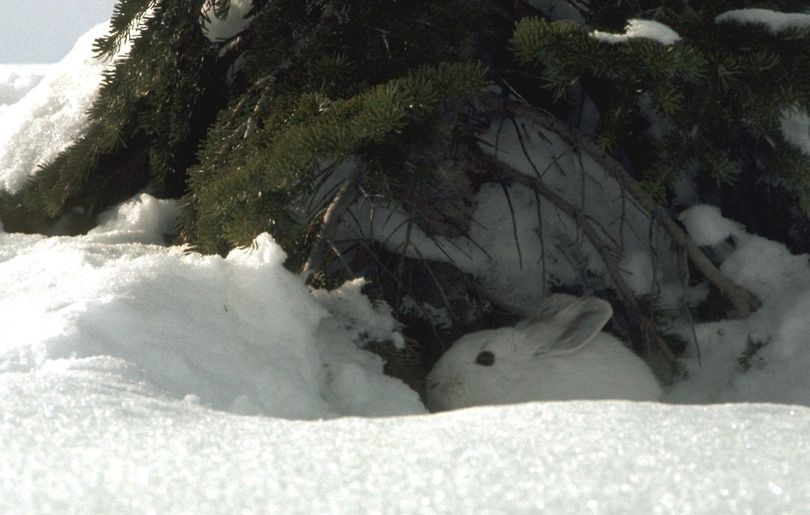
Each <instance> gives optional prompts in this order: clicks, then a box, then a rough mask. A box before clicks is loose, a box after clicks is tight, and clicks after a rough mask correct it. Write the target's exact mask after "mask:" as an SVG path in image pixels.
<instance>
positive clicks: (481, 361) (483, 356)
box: [475, 350, 495, 367]
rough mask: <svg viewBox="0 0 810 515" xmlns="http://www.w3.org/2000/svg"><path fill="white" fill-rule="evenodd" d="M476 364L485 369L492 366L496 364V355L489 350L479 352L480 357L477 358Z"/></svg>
mask: <svg viewBox="0 0 810 515" xmlns="http://www.w3.org/2000/svg"><path fill="white" fill-rule="evenodd" d="M475 362H476V363H477V364H478V365H483V366H485V367H489V366H492V364H493V363H495V354H493V353H491V352H489V351H488V350H485V351H482V352H479V353H478V356H476V357H475Z"/></svg>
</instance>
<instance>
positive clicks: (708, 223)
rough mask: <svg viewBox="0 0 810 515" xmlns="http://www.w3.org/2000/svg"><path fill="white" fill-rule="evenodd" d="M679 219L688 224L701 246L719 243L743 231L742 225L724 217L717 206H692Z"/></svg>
mask: <svg viewBox="0 0 810 515" xmlns="http://www.w3.org/2000/svg"><path fill="white" fill-rule="evenodd" d="M678 219H679V220H680V221H681V222H683V224H684V226H686V231H687V232H688V233H689V236H690V237H691V238H692V240H693V241H694V242H695V243H696V244H698V245H701V246H713V245H718V244H720V243H721V242H722V241H723V240H725V239H726V238H728V237H730V236H736V235H739V234H741V233H742V226H740V224H738V223H737V222H734V221H732V220H728V219H726V218H723V217H722V216H721V215H720V209H719V208H717V207H715V206H708V205H705V204H701V205H698V206H694V207H691V208H689V209H686V210H684V211H683V212H681V214H680V215H678Z"/></svg>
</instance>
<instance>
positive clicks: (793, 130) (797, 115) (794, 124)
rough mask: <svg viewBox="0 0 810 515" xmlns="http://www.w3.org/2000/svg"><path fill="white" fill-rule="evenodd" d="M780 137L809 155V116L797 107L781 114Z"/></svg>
mask: <svg viewBox="0 0 810 515" xmlns="http://www.w3.org/2000/svg"><path fill="white" fill-rule="evenodd" d="M781 129H782V136H784V138H785V139H786V140H787V141H788V142H790V143H792V144H794V145H796V146H797V147H799V148H800V149H801V150H802V152H804V153H805V154H808V155H810V116H808V114H807V111H805V110H804V109H801V108H799V107H794V108H792V109H788V110H785V111H784V112H783V113H782V123H781Z"/></svg>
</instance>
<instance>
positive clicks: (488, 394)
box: [426, 294, 662, 411]
mask: <svg viewBox="0 0 810 515" xmlns="http://www.w3.org/2000/svg"><path fill="white" fill-rule="evenodd" d="M612 315H613V309H612V308H611V307H610V304H609V303H607V302H605V301H604V300H601V299H598V298H596V297H585V298H577V297H572V296H570V295H560V294H556V295H551V296H550V297H549V298H548V299H547V300H546V302H544V304H543V306H542V307H541V309H540V312H539V313H538V314H537V315H535V316H533V317H532V318H530V319H528V320H526V321H524V322H521V323H520V324H518V325H517V326H515V327H507V328H503V329H494V330H490V331H479V332H475V333H470V334H468V335H465V336H463V337H462V338H460V339H459V340H457V341H456V342H455V343H454V344H453V346H452V347H451V348H450V349H449V350H448V351H447V352H445V353H444V354H443V355H442V357H441V358H440V359H439V361H438V362H437V363H436V365H435V366H434V367H433V370H432V371H431V372H430V375H428V379H427V391H426V397H427V405H428V408H430V409H431V411H441V410H448V409H457V408H464V407H468V406H477V405H485V404H511V403H518V402H527V401H538V400H546V401H547V400H571V399H628V400H634V401H654V400H659V399H660V398H661V395H662V392H661V386H660V385H659V384H658V381H657V380H656V379H655V376H653V373H652V371H651V370H650V369H649V368H648V367H647V365H646V364H645V363H644V362H643V361H642V360H641V359H640V358H639V357H638V356H636V355H635V354H633V353H632V352H631V351H630V350H629V349H627V348H626V347H625V346H624V345H623V344H622V342H621V341H619V340H618V339H616V338H614V337H613V336H611V335H609V334H607V333H603V332H600V331H601V329H602V327H603V326H604V325H605V324H606V323H607V321H608V320H610V317H611V316H612Z"/></svg>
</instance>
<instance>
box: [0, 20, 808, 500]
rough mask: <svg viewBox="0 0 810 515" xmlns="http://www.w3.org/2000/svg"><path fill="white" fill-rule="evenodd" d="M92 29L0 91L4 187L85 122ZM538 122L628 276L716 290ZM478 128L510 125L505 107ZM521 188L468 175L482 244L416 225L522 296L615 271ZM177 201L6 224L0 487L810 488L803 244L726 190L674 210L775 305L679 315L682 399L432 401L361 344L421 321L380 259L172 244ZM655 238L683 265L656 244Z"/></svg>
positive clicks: (185, 490) (0, 492)
mask: <svg viewBox="0 0 810 515" xmlns="http://www.w3.org/2000/svg"><path fill="white" fill-rule="evenodd" d="M94 30H96V31H99V32H92V31H91V33H88V35H86V36H85V37H84V38H82V40H80V41H79V43H77V46H76V49H75V50H74V52H72V53H71V55H69V56H68V57H66V59H65V60H64V61H63V62H62V63H60V64H59V65H56V66H55V67H54V68H48V69H45V70H43V76H44V78H43V79H41V81H40V82H39V83H38V85H36V86H33V83H34V82H36V78H35V77H34V75H36V74H34V73H32V74H31V75H30V77H31V78H30V79H25V80H22V82H20V84H22V85H20V86H14V87H15V88H17V89H15V90H14V91H17V92H18V93H14V95H23V94H24V93H25V92H24V90H25V89H26V88H29V87H31V89H30V90H29V91H28V93H27V94H25V95H24V96H23V97H22V98H21V99H19V100H17V101H13V99H12V100H10V101H9V102H13V103H7V104H6V105H0V114H2V116H3V120H2V121H3V123H2V127H0V178H2V179H1V180H2V181H3V182H2V186H1V187H0V188H6V189H13V187H14V185H19V184H20V183H21V182H22V181H23V180H25V178H26V177H28V175H29V174H30V173H31V171H32V170H33V167H34V165H35V163H37V162H41V161H42V160H45V159H46V158H47V156H52V155H53V152H55V150H54V149H55V148H57V147H60V146H62V145H64V144H66V143H67V142H69V141H70V140H71V138H72V137H73V136H74V135H75V134H76V131H77V130H78V129H77V127H80V126H81V123H82V120H81V113H83V111H84V110H85V109H86V107H87V106H88V105H89V102H90V99H91V98H92V96H93V95H94V91H95V87H96V86H95V85H94V84H92V82H93V81H96V82H97V81H98V78H99V76H100V75H99V74H100V73H101V70H102V69H103V67H104V66H106V65H105V64H103V63H96V62H93V61H92V59H90V57H89V52H90V46H89V45H90V42H91V41H92V38H93V37H94V36H95V35H96V34H98V33H100V31H101V30H102V28H100V27H97V28H96V29H94ZM20 70H21V69H17V71H14V70H12V72H13V73H18V72H19V73H20V74H21V75H20V76H23V75H22V72H21V71H20ZM6 71H7V70H6ZM29 71H30V70H29ZM26 73H27V72H26ZM7 77H10V75H8V76H7ZM17 80H18V79H16V78H15V79H0V84H11V83H12V82H13V83H15V84H16V83H17V82H16V81H17ZM0 91H11V90H2V88H0ZM7 98H12V97H7ZM523 136H524V143H525V145H526V148H527V150H528V151H529V152H531V154H532V155H533V156H534V158H535V160H534V162H533V165H534V166H536V167H537V168H538V170H539V171H540V173H542V174H543V177H544V181H546V182H547V184H549V185H550V187H552V188H554V189H555V191H558V192H560V193H561V194H565V195H566V196H567V197H569V198H581V199H582V205H581V206H580V207H581V208H582V209H584V210H586V213H587V214H588V216H590V217H593V218H594V219H597V220H598V221H599V223H600V227H601V229H600V230H601V231H602V232H603V233H604V234H605V237H606V238H607V237H610V238H611V239H613V240H615V241H619V242H621V244H622V248H623V249H624V250H625V253H624V254H623V255H622V256H621V258H622V261H621V262H622V266H623V268H624V271H625V272H626V273H627V276H626V278H627V279H628V282H629V283H630V284H631V287H632V288H634V290H635V291H637V292H642V291H647V290H649V284H651V283H653V282H655V283H660V289H661V291H663V292H664V293H666V295H669V296H670V298H680V297H681V296H682V297H684V298H687V299H694V298H696V297H699V296H700V295H705V286H704V285H698V286H696V287H693V288H689V289H688V290H684V289H682V288H681V289H679V288H680V287H679V285H678V283H677V281H675V280H674V279H673V274H674V271H673V270H674V268H672V267H670V266H669V265H667V264H666V263H667V259H666V256H665V254H664V252H663V249H665V248H667V247H668V245H669V243H668V242H667V241H665V240H659V239H658V236H657V235H656V233H655V231H652V230H650V226H649V220H648V219H647V218H645V217H644V216H643V214H642V213H641V212H640V211H639V210H637V209H636V208H634V207H633V206H632V204H631V203H630V202H629V201H628V200H627V199H624V198H623V197H621V196H620V195H619V193H620V192H619V191H617V190H616V189H615V188H614V187H613V186H611V185H610V183H609V181H604V180H603V179H604V172H603V171H602V170H600V169H599V167H598V166H596V163H594V162H592V161H589V160H588V159H587V158H585V157H584V156H583V157H582V158H581V160H580V158H579V157H578V156H576V155H575V154H574V153H572V152H570V149H568V147H567V146H566V145H564V144H563V143H562V142H561V140H560V139H559V138H557V137H555V136H554V135H553V134H551V133H549V132H547V131H546V132H544V131H543V130H542V129H541V128H540V127H537V126H533V125H531V124H527V125H526V133H525V134H524V135H523ZM483 137H484V139H485V140H487V139H488V141H489V142H490V143H492V142H493V141H495V140H496V139H495V129H494V128H493V130H492V131H490V133H488V134H485V135H483ZM497 141H498V142H499V146H498V147H497V148H495V147H493V146H490V147H487V148H488V149H489V151H490V152H491V153H492V154H493V155H495V156H496V157H497V158H498V159H501V160H503V161H504V162H507V163H509V164H511V165H512V166H514V167H515V168H516V169H518V170H520V171H522V172H523V173H526V174H530V175H533V174H534V171H533V169H532V163H529V162H528V161H527V159H526V156H525V155H524V153H523V151H522V149H521V146H520V144H519V142H518V136H517V134H516V133H515V132H514V130H512V128H510V127H509V126H505V127H504V128H503V130H502V131H500V133H499V135H498V137H497ZM572 178H573V179H574V180H573V181H572V180H571V179H572ZM583 185H584V186H583ZM507 191H508V192H509V195H510V198H511V201H512V204H513V206H514V209H515V219H514V220H513V218H512V216H511V214H510V213H509V210H508V209H506V208H505V205H506V204H505V195H504V191H503V189H502V188H501V187H500V185H494V186H491V187H485V188H483V189H482V190H481V192H480V193H479V195H478V196H477V198H476V199H475V201H476V209H475V213H474V217H476V219H477V220H478V222H479V223H478V224H472V227H473V231H474V232H473V234H472V236H473V237H474V238H475V239H476V241H477V242H478V243H479V244H480V245H481V246H483V247H484V248H485V249H487V254H488V255H487V254H484V253H482V252H481V251H480V249H478V248H477V247H476V246H475V245H471V244H470V243H469V241H466V240H462V239H459V240H457V241H451V240H431V239H430V238H428V237H427V236H426V235H425V234H424V233H421V231H418V228H417V230H415V232H414V244H415V245H419V247H420V249H421V252H423V253H424V254H425V255H426V257H436V258H442V259H445V258H446V257H445V254H444V253H443V252H442V251H440V250H439V246H443V250H444V251H445V252H447V253H448V254H450V255H452V256H454V257H455V259H456V260H457V262H458V264H459V266H460V267H461V268H463V269H465V270H466V271H469V272H470V273H473V274H475V275H476V276H477V277H478V278H479V279H480V280H481V281H482V283H483V284H484V287H485V288H488V289H489V291H490V292H491V293H492V294H493V295H495V296H498V295H500V296H503V297H505V298H508V299H509V300H510V301H512V305H514V306H516V308H517V309H529V308H530V307H531V306H533V305H536V304H534V303H535V302H539V300H540V299H541V298H542V296H543V295H544V294H545V291H546V290H547V287H548V284H546V283H545V282H544V274H545V273H548V274H551V275H553V276H554V277H555V278H556V279H558V280H560V281H561V282H565V281H576V280H580V278H581V277H580V275H579V274H578V273H577V272H576V270H577V269H578V267H582V266H584V269H585V270H587V272H588V274H590V275H591V276H593V277H595V278H598V277H599V275H600V274H604V269H603V268H602V267H601V265H600V263H599V262H598V259H597V258H596V257H595V255H594V250H593V249H591V248H589V247H588V246H587V245H586V244H584V243H583V242H582V241H581V239H579V238H578V237H577V235H576V231H575V230H574V229H573V226H572V222H571V221H570V220H567V219H566V218H565V217H564V216H563V215H561V214H560V213H558V212H556V210H555V209H553V207H551V206H548V205H545V204H544V205H541V206H540V212H541V217H542V219H543V227H544V229H545V231H544V233H543V235H540V234H538V232H537V224H538V221H537V205H536V199H535V197H534V195H532V194H531V193H530V192H529V191H528V190H526V189H525V188H523V187H521V186H516V185H513V186H510V187H508V189H507ZM608 201H609V202H608ZM358 209H360V208H358ZM389 209H390V212H391V213H392V218H391V220H390V221H388V223H389V224H391V225H390V226H385V224H384V221H385V220H386V219H387V217H386V216H385V214H383V215H380V214H379V213H378V215H377V217H376V218H375V220H376V221H375V223H379V224H380V225H379V226H375V225H374V224H370V226H369V227H367V228H366V230H369V231H371V229H373V230H374V231H376V232H375V233H374V234H376V235H388V234H389V233H391V232H392V231H393V227H396V226H397V225H398V224H399V222H400V221H401V218H397V216H398V215H400V214H401V213H400V212H399V211H397V208H396V207H395V206H389ZM617 213H623V214H624V215H625V220H626V224H621V225H618V224H616V223H615V220H616V219H617ZM176 215H177V206H176V204H175V203H174V202H172V201H167V200H161V199H156V198H154V197H151V196H149V195H147V194H139V195H137V196H136V197H134V198H133V199H130V200H129V201H127V202H124V203H122V204H121V205H119V206H116V207H115V208H113V209H111V210H109V211H107V212H105V213H103V214H102V215H101V216H100V217H99V219H98V225H97V227H96V228H95V229H93V230H92V231H90V232H89V233H88V234H87V235H84V236H77V237H50V238H48V237H44V236H35V235H24V234H7V233H3V232H2V230H0V292H2V295H0V449H2V458H3V466H2V467H0V512H2V513H68V514H69V513H240V512H248V513H257V512H285V513H287V512H289V513H322V512H327V513H365V512H395V513H399V512H404V513H415V512H418V513H423V512H424V513H471V512H474V513H495V512H535V511H541V510H546V511H548V512H550V513H567V512H596V513H626V512H637V513H738V512H739V513H802V512H806V511H807V506H808V503H809V502H810V483H808V482H807V479H806V478H807V471H808V470H810V448H808V447H810V440H808V438H807V435H808V434H810V408H808V407H806V406H810V377H808V374H807V370H809V369H810V356H809V355H808V353H807V352H806V350H805V348H806V345H807V337H806V335H807V334H808V333H810V319H808V317H807V313H808V312H810V269H809V268H810V259H808V256H807V255H792V254H791V253H790V252H789V251H788V250H787V249H786V248H785V247H784V246H783V245H781V244H779V243H777V242H773V241H768V240H766V239H763V238H761V237H758V236H755V235H752V234H749V233H748V232H747V231H746V230H745V228H744V227H742V226H740V225H739V224H737V223H736V222H733V221H731V220H727V219H725V218H723V217H722V215H721V213H720V212H719V210H718V209H716V208H714V207H712V206H695V207H692V208H691V209H689V210H686V211H685V212H683V213H682V214H681V221H682V222H683V223H684V225H685V226H686V228H687V230H688V231H689V232H690V234H691V235H692V236H693V237H694V238H695V239H696V240H697V241H698V242H699V243H700V244H701V245H705V246H708V247H711V249H712V250H713V251H714V253H713V255H714V256H715V257H716V258H717V259H719V260H720V261H721V267H722V271H723V272H724V273H726V274H727V275H728V276H729V277H730V278H731V279H732V280H734V281H735V282H737V283H738V284H741V285H743V286H746V287H747V288H750V289H751V290H752V291H754V292H755V293H756V294H757V295H758V297H759V298H760V299H761V300H762V301H763V307H762V308H761V309H760V310H759V311H757V312H756V313H755V314H754V315H752V316H751V317H750V318H748V319H746V320H721V321H718V322H712V323H702V324H697V325H694V326H690V325H689V324H688V323H687V321H684V320H680V321H678V323H677V324H676V326H675V328H674V329H676V330H678V331H680V332H681V333H682V335H684V337H685V338H687V340H689V341H691V340H692V335H696V337H697V343H698V345H699V353H698V347H697V346H695V345H692V346H691V347H690V348H689V350H688V351H687V355H686V357H685V358H684V366H685V368H686V370H687V372H688V376H687V377H686V379H684V380H683V381H680V382H678V383H676V384H674V385H672V386H670V387H668V391H667V396H666V399H665V400H666V401H667V403H666V404H664V403H630V402H621V401H599V402H584V401H578V402H577V401H575V402H548V403H528V404H521V405H514V406H501V407H480V408H475V409H467V410H460V411H455V412H448V413H443V414H437V415H426V414H425V408H424V406H423V405H422V403H421V402H420V400H419V397H418V395H417V394H416V393H415V392H414V391H412V390H411V389H410V388H408V387H407V386H406V385H405V384H403V383H402V382H400V381H399V380H396V379H393V378H391V377H387V376H385V375H384V374H383V372H382V369H383V363H382V360H381V359H380V358H379V357H378V356H377V355H375V354H372V353H370V352H368V351H366V350H364V346H365V345H366V344H367V343H368V342H369V340H382V341H389V342H390V344H391V345H393V346H401V345H402V343H403V342H402V335H401V334H400V333H399V326H398V324H397V323H396V321H394V320H393V319H392V318H391V316H390V309H389V308H388V306H386V305H384V304H375V303H372V302H370V301H369V300H368V299H367V298H366V297H365V296H364V295H363V294H362V288H363V282H362V281H360V280H357V281H352V282H349V283H346V284H344V285H343V286H342V287H340V288H338V289H336V290H335V291H332V292H327V291H321V290H315V291H310V290H309V289H308V288H307V287H306V286H304V283H303V281H302V279H301V278H300V277H298V276H296V275H294V274H292V273H290V272H288V271H287V270H286V269H285V268H284V267H283V262H284V260H285V257H286V256H285V254H284V251H283V249H281V248H280V247H279V246H278V245H277V244H276V243H275V242H274V241H273V239H272V237H271V236H270V235H267V234H264V235H260V236H259V237H258V238H257V239H256V241H255V242H254V245H253V246H251V247H250V248H245V249H237V250H234V251H233V252H231V253H230V254H229V255H228V256H227V257H225V258H223V257H220V256H202V255H200V254H197V253H194V252H191V251H190V250H189V249H186V248H182V247H167V246H165V245H163V241H164V236H165V234H166V233H167V232H170V231H171V228H172V226H173V223H174V220H175V217H176ZM484 222H485V223H484ZM513 224H514V227H513ZM1 227H2V224H1V223H0V228H1ZM515 233H517V238H518V241H519V242H520V246H521V249H522V255H523V259H522V260H519V259H518V258H517V255H516V252H515V245H516V243H515V236H514V234H515ZM394 236H396V235H394ZM541 236H542V238H549V239H548V240H544V239H541ZM397 238H400V237H399V236H396V237H394V238H392V241H396V240H397ZM566 238H567V239H566ZM400 239H401V238H400ZM543 241H545V243H544V244H542V245H541V242H543ZM546 243H547V244H546ZM566 245H567V247H566ZM651 249H656V251H657V252H658V253H659V255H660V256H663V257H664V262H665V266H663V267H658V268H655V267H652V266H651V263H650V260H649V254H648V253H649V252H650V250H651ZM540 256H542V257H543V259H540V258H539V257H540ZM572 258H577V259H579V260H580V261H576V262H572V261H571V259H572ZM594 280H597V279H594ZM437 309H438V308H437ZM438 314H439V315H441V314H442V313H438ZM712 402H735V403H736V404H716V405H706V403H712ZM754 403H773V404H754ZM791 404H793V405H791ZM370 417H375V418H370Z"/></svg>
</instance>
